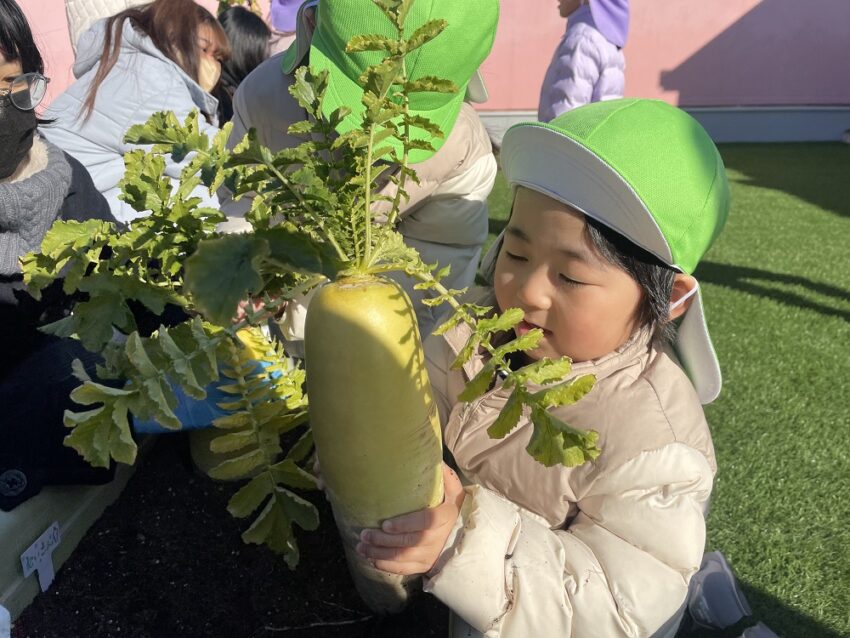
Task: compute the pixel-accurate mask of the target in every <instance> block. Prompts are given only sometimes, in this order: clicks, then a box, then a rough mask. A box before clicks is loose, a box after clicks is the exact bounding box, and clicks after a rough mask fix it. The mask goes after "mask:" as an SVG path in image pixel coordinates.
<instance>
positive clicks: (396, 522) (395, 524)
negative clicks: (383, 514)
mask: <svg viewBox="0 0 850 638" xmlns="http://www.w3.org/2000/svg"><path fill="white" fill-rule="evenodd" d="M451 513H452V512H451V510H450V509H449V508H445V507H443V505H439V506H437V507H430V508H428V509H424V510H418V511H416V512H411V513H409V514H402V515H401V516H396V517H395V518H388V519H387V520H385V521H384V522H383V523H381V530H382V531H384V532H387V533H388V534H403V533H406V532H419V531H421V530H425V529H434V528H435V527H442V526H443V525H445V524H446V523H447V522H449V519H450V518H451ZM455 515H456V513H455ZM452 521H454V519H452Z"/></svg>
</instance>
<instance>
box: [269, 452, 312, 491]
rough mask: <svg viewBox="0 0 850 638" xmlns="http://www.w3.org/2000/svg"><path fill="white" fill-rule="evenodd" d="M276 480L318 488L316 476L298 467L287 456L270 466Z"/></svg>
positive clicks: (302, 486)
mask: <svg viewBox="0 0 850 638" xmlns="http://www.w3.org/2000/svg"><path fill="white" fill-rule="evenodd" d="M269 471H270V472H271V473H272V476H274V480H275V482H277V483H279V484H281V485H286V486H288V487H295V488H301V489H311V490H312V489H316V485H317V484H316V478H315V477H314V476H313V475H312V474H309V473H308V472H305V471H304V470H303V469H301V468H300V467H298V465H297V464H296V463H295V461H294V460H293V459H291V458H285V459H283V460H282V461H280V462H278V463H275V464H274V465H272V466H271V467H270V468H269Z"/></svg>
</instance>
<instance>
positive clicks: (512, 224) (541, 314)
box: [494, 187, 642, 362]
mask: <svg viewBox="0 0 850 638" xmlns="http://www.w3.org/2000/svg"><path fill="white" fill-rule="evenodd" d="M494 287H495V290H496V300H497V303H498V305H499V308H500V309H502V310H506V309H507V308H521V309H522V310H523V311H524V312H525V319H524V321H523V322H522V323H520V324H519V325H518V326H517V327H516V329H515V330H516V333H517V335H519V336H521V335H523V334H525V333H526V332H528V331H529V330H531V329H532V328H542V329H543V339H542V341H541V342H540V345H539V346H538V347H537V348H536V349H535V350H533V351H531V352H530V353H528V354H529V356H530V357H531V358H532V359H534V360H537V359H541V358H543V357H549V358H550V359H556V358H559V357H561V356H563V355H567V356H568V357H570V358H571V359H572V360H573V361H575V362H578V361H587V360H590V359H597V358H599V357H601V356H603V355H606V354H608V353H609V352H612V351H614V350H616V349H617V348H618V347H619V346H621V345H623V344H624V343H625V342H626V341H627V340H628V339H629V337H630V336H631V334H632V332H633V331H634V329H635V328H636V327H637V325H638V324H637V319H636V317H637V315H638V308H639V305H640V302H641V299H642V291H641V288H640V286H639V285H638V284H637V282H636V281H635V280H634V279H632V277H631V276H630V275H629V274H627V273H626V272H625V271H623V270H620V269H619V268H617V267H615V266H613V265H612V264H610V263H608V262H607V261H605V260H604V259H603V258H602V257H600V256H599V255H597V254H596V252H595V251H594V250H593V247H592V245H591V244H590V243H589V241H588V240H587V239H586V238H585V222H584V215H582V214H581V213H579V212H577V211H576V210H575V209H573V208H572V207H570V206H567V205H566V204H562V203H561V202H558V201H556V200H554V199H552V198H550V197H547V196H546V195H542V194H541V193H538V192H537V191H533V190H530V189H526V188H522V187H520V188H518V189H517V194H516V199H515V200H514V206H513V213H512V215H511V219H510V221H509V222H508V226H507V230H506V232H505V239H504V244H503V245H502V249H501V251H500V252H499V257H498V260H497V261H496V273H495V278H494Z"/></svg>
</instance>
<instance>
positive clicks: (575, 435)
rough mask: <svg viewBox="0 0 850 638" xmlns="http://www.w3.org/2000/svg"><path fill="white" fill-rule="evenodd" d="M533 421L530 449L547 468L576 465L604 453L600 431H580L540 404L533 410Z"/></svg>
mask: <svg viewBox="0 0 850 638" xmlns="http://www.w3.org/2000/svg"><path fill="white" fill-rule="evenodd" d="M531 422H532V423H533V424H534V429H533V432H532V435H531V440H530V441H529V443H528V446H527V447H526V450H527V451H528V453H529V454H531V456H533V457H534V458H535V459H536V460H537V461H539V462H540V463H542V464H543V465H545V466H546V467H552V466H555V465H563V466H565V467H576V466H578V465H581V464H583V463H584V462H586V461H592V460H593V459H595V458H597V457H598V456H599V454H600V452H601V450H600V449H599V448H598V447H597V446H596V441H597V440H598V434H597V433H596V432H593V431H588V432H582V431H580V430H576V429H574V428H572V427H570V426H569V425H567V424H566V423H564V422H563V421H561V420H560V419H558V418H557V417H555V416H553V415H552V414H550V413H549V412H547V411H546V410H544V409H543V408H541V407H540V406H538V405H536V406H533V407H532V409H531Z"/></svg>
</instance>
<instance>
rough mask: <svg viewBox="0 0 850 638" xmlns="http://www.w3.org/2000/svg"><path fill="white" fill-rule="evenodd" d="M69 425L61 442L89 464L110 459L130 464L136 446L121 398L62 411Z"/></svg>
mask: <svg viewBox="0 0 850 638" xmlns="http://www.w3.org/2000/svg"><path fill="white" fill-rule="evenodd" d="M64 421H65V426H66V427H69V428H72V431H71V433H70V434H69V435H68V436H66V437H65V445H66V446H68V447H71V448H73V449H75V450H76V451H77V452H78V453H79V454H80V456H82V457H83V458H84V459H85V460H86V461H87V462H88V463H89V464H90V465H93V466H94V467H109V464H110V460H111V459H115V460H116V461H118V462H120V463H127V464H128V465H132V464H133V463H134V462H135V460H136V453H137V448H136V444H135V442H134V441H133V437H132V435H131V434H130V424H129V422H128V419H127V404H126V402H125V401H124V400H122V399H121V398H119V399H117V400H115V401H109V402H106V403H104V405H102V406H101V407H99V408H95V409H94V410H88V411H85V412H70V411H66V412H65V418H64Z"/></svg>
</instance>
